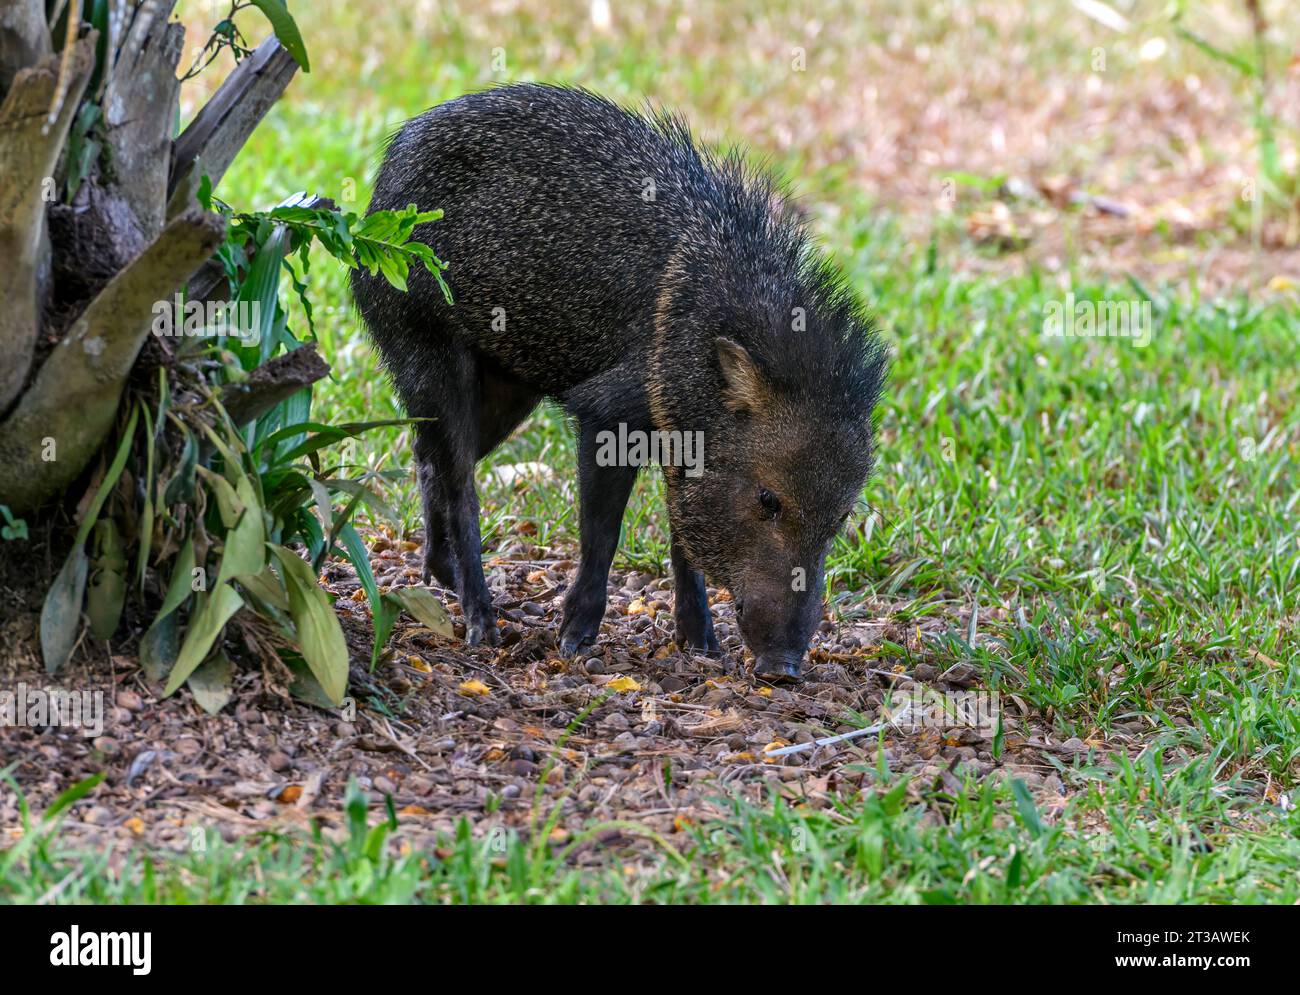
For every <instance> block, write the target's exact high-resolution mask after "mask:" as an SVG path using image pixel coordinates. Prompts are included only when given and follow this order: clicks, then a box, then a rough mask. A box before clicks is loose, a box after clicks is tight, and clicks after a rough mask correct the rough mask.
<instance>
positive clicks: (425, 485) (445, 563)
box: [415, 422, 456, 591]
mask: <svg viewBox="0 0 1300 995" xmlns="http://www.w3.org/2000/svg"><path fill="white" fill-rule="evenodd" d="M429 431H434V429H433V428H431V427H430V423H429V422H418V423H417V426H416V429H415V435H416V443H415V451H416V464H415V473H416V477H417V479H418V480H419V482H420V498H421V500H422V501H423V503H424V568H423V571H422V574H421V578H422V580H423V581H424V583H426V584H428V583H429V582H430V581H432V580H437V582H438V583H439V584H441V585H442V586H443V587H445V588H447V589H449V590H452V591H454V590H456V563H455V561H454V560H453V559H452V557H451V549H450V547H449V546H448V543H447V520H446V515H445V513H444V512H443V509H442V497H441V493H440V491H439V488H438V481H437V479H436V478H435V476H434V470H433V465H432V464H431V463H429V462H427V461H425V460H423V459H421V458H420V456H419V454H420V452H421V451H422V450H424V451H427V450H428V448H429V444H428V443H426V444H424V445H422V444H421V443H420V441H419V437H420V434H421V433H422V432H429Z"/></svg>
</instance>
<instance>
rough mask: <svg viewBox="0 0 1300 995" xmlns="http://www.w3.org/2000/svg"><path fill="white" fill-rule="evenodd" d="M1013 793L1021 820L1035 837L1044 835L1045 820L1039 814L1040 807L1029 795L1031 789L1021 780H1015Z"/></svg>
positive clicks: (1013, 781)
mask: <svg viewBox="0 0 1300 995" xmlns="http://www.w3.org/2000/svg"><path fill="white" fill-rule="evenodd" d="M1011 793H1012V794H1013V795H1015V796H1016V808H1017V810H1019V812H1020V819H1021V821H1022V822H1023V823H1024V824H1025V828H1026V829H1028V830H1029V831H1030V832H1031V833H1032V834H1033V835H1034V836H1041V835H1043V820H1042V817H1041V816H1039V814H1038V806H1037V805H1035V804H1034V798H1033V796H1032V795H1031V794H1030V793H1029V788H1028V787H1026V786H1025V782H1024V781H1022V780H1021V779H1020V778H1018V777H1017V778H1015V779H1014V780H1012V782H1011Z"/></svg>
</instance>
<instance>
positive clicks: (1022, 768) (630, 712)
mask: <svg viewBox="0 0 1300 995" xmlns="http://www.w3.org/2000/svg"><path fill="white" fill-rule="evenodd" d="M372 546H373V549H374V552H373V554H372V563H373V567H374V569H375V572H376V576H377V577H378V579H379V581H380V583H381V584H395V583H415V582H417V581H416V579H415V578H416V577H417V566H418V562H419V560H418V558H419V552H418V547H417V546H416V544H415V543H413V542H398V541H395V540H392V539H390V538H387V537H384V536H379V537H377V538H376V539H375V540H374V542H373V543H372ZM522 548H523V549H526V550H527V551H528V552H529V553H530V554H531V555H533V556H537V554H538V553H539V552H542V553H549V552H550V551H547V550H540V551H539V550H538V548H537V547H526V546H523V547H522ZM572 566H573V564H572V562H571V561H568V560H564V559H559V558H552V557H548V556H542V557H541V558H537V559H505V558H496V559H492V560H489V561H488V564H487V567H488V574H489V581H490V583H491V584H492V586H493V587H494V590H495V593H496V598H497V604H498V607H499V608H501V609H502V615H503V619H502V629H503V643H504V645H503V646H502V647H500V648H499V649H489V648H477V649H469V648H467V647H465V646H464V645H463V644H462V643H460V642H459V641H458V640H450V639H447V638H445V637H442V636H439V635H437V634H435V633H433V632H431V631H430V630H428V629H426V628H424V627H423V626H421V625H419V624H417V623H415V622H413V621H412V620H411V619H409V618H407V617H405V616H403V618H402V619H401V621H399V623H398V626H397V629H396V631H395V632H394V635H393V638H392V640H391V642H390V643H389V647H388V652H387V653H386V655H385V657H384V658H383V659H382V660H381V662H380V663H379V665H378V667H377V668H376V669H375V671H374V673H369V672H368V670H367V666H366V663H367V662H368V660H369V654H370V618H369V611H368V608H367V605H366V602H365V600H364V598H362V597H360V596H359V595H357V594H356V591H357V588H358V585H357V581H356V579H355V576H354V575H353V574H352V572H351V568H350V566H349V565H348V564H346V563H344V562H332V563H331V564H330V565H329V566H328V567H327V569H326V572H325V581H326V583H327V586H328V587H329V588H330V589H331V590H332V591H333V592H334V593H335V594H336V595H337V596H338V601H337V604H338V607H339V611H340V614H341V617H342V619H343V624H344V630H345V632H346V634H347V637H348V640H349V644H350V646H351V648H352V651H353V660H354V663H353V668H352V681H351V685H350V693H351V694H352V695H353V696H354V698H355V701H356V705H355V708H354V709H351V710H346V711H330V710H324V709H319V708H315V707H312V706H310V705H307V704H304V703H302V702H300V701H297V700H296V699H291V698H289V697H288V696H287V695H286V694H285V693H284V692H283V690H282V689H280V688H279V687H278V686H277V681H276V679H275V675H274V674H273V673H271V672H269V671H268V672H266V673H263V672H261V671H259V670H258V669H257V668H250V667H244V668H242V669H240V670H239V671H238V673H237V676H236V678H235V684H234V692H235V693H234V697H233V699H232V701H231V702H230V703H229V704H228V705H227V706H226V707H225V708H224V709H223V710H222V711H221V712H220V713H219V714H217V715H215V716H210V715H207V714H206V713H204V712H203V711H202V710H201V709H200V708H199V707H198V706H197V704H196V703H195V701H194V699H193V697H192V696H191V694H190V693H189V691H188V690H183V691H181V692H180V693H178V694H177V695H175V696H173V697H172V698H170V699H166V700H160V699H159V697H158V691H159V689H158V688H157V687H156V686H152V685H151V684H150V682H149V681H148V680H147V679H146V678H145V676H144V675H143V673H142V672H141V671H140V670H139V669H138V668H137V667H136V665H135V662H134V660H133V659H131V658H129V657H127V656H122V655H118V656H114V657H111V658H109V659H105V657H104V655H103V653H102V651H101V655H100V657H98V658H95V657H94V655H93V652H91V653H83V659H82V660H81V661H79V662H78V663H77V664H76V665H75V666H74V667H73V668H72V672H70V673H69V674H68V675H66V677H64V679H63V680H62V681H61V683H60V685H59V686H62V687H71V688H77V689H83V688H87V687H89V688H92V689H95V690H101V691H103V692H104V695H105V701H106V712H107V714H106V722H105V729H104V734H103V736H101V737H99V738H96V739H90V738H87V737H83V736H82V735H81V734H80V733H79V732H71V731H63V730H35V729H27V728H17V729H4V730H0V765H8V764H11V763H12V764H15V767H14V769H13V776H14V777H15V779H16V780H17V782H18V783H19V784H20V785H21V787H22V789H23V791H24V794H25V795H26V798H27V800H28V803H29V804H30V805H31V806H32V808H33V810H35V811H39V810H40V809H41V807H43V806H44V805H46V804H48V803H49V802H50V801H51V800H52V799H53V798H54V797H55V796H56V795H57V794H58V793H59V792H60V791H62V790H65V789H66V788H67V787H69V786H70V785H71V784H73V783H75V782H76V781H77V780H79V779H81V778H83V777H86V776H89V775H90V774H93V773H95V772H98V771H103V772H104V773H105V775H106V777H105V780H104V782H103V783H102V784H101V785H100V786H99V787H98V788H97V789H96V790H95V792H94V793H93V794H92V795H91V796H89V797H88V798H87V799H86V800H85V801H83V802H81V803H78V805H77V806H75V807H74V809H73V810H72V813H71V816H70V818H69V820H68V822H67V827H66V828H67V831H68V833H69V834H70V835H71V836H74V837H77V838H84V839H86V840H92V841H94V842H96V843H98V844H103V843H105V842H108V841H110V840H117V841H119V842H126V841H130V840H133V839H141V838H143V839H145V840H148V841H149V842H151V843H156V844H159V845H162V846H169V847H185V846H188V845H189V843H190V841H191V839H192V836H191V833H192V831H193V829H194V828H195V827H196V826H203V827H205V828H207V829H211V828H212V827H216V828H218V829H219V831H220V832H221V833H222V834H223V835H224V836H226V837H227V838H232V839H233V838H235V837H238V836H239V835H242V834H244V833H248V832H253V831H261V830H266V829H269V828H272V827H275V828H284V827H286V825H293V824H306V823H307V821H308V820H309V819H310V818H319V819H321V820H322V821H323V822H324V823H325V825H326V827H327V828H328V827H329V826H330V825H332V824H337V823H338V822H339V820H340V816H341V804H340V803H341V798H342V795H343V792H344V790H345V788H346V785H347V781H348V779H349V778H350V777H355V778H356V779H357V780H358V782H359V783H360V784H361V786H362V787H364V788H366V789H368V790H369V791H370V792H371V793H372V794H383V793H387V794H391V795H392V796H393V801H394V804H395V806H396V808H397V810H398V812H399V817H400V820H401V822H402V835H403V836H404V838H406V839H408V840H410V841H411V842H412V844H413V845H418V844H421V843H428V842H431V839H430V837H431V834H435V833H438V832H447V831H450V830H451V828H452V827H453V825H454V823H455V822H456V820H457V819H459V818H460V817H461V816H467V817H469V818H470V820H471V821H472V822H473V823H474V827H475V831H476V832H491V831H493V830H494V829H496V828H497V827H507V828H513V829H517V830H519V831H520V832H522V833H524V834H528V833H530V832H533V831H536V827H538V826H541V825H542V824H543V823H544V822H545V821H546V820H547V818H548V817H549V816H551V815H552V814H553V813H554V806H557V805H558V806H561V809H560V812H559V815H558V820H557V822H556V828H555V830H554V832H553V833H552V837H553V840H554V841H555V842H556V843H563V842H564V841H566V840H568V839H570V838H571V837H572V836H573V835H574V834H575V833H577V832H578V831H579V829H580V828H581V827H589V826H590V825H591V823H592V822H593V821H596V822H600V821H605V820H614V819H621V820H628V819H630V820H635V821H637V822H638V823H640V824H641V825H643V826H645V827H646V828H647V829H651V830H653V831H655V832H658V833H661V834H664V833H672V832H675V831H680V830H681V828H682V827H683V825H684V824H685V823H686V822H690V821H698V820H700V819H703V818H707V817H708V816H709V815H710V814H711V812H713V811H716V810H717V808H718V806H719V804H720V800H721V799H722V797H723V796H725V794H726V793H727V792H731V791H739V792H742V793H746V794H748V795H750V796H751V797H753V796H757V795H758V794H759V793H760V792H761V790H762V789H763V788H764V786H770V787H771V788H773V789H775V790H776V791H777V792H779V793H781V794H782V795H785V796H787V797H789V798H790V799H792V800H793V801H796V802H798V803H802V804H805V805H808V806H814V807H820V806H825V805H828V804H830V803H831V801H832V799H833V797H837V796H838V797H840V798H845V799H851V798H852V797H853V796H855V795H857V794H858V793H860V792H862V791H864V790H871V785H872V782H873V781H874V779H875V778H876V776H877V774H876V767H877V764H878V762H879V759H880V758H879V756H878V752H877V749H878V743H880V744H881V745H883V749H884V757H885V760H886V761H887V762H888V764H889V766H890V768H891V769H892V770H895V771H903V772H907V773H910V774H912V775H913V790H914V791H915V792H916V796H917V797H918V798H919V797H922V796H925V797H933V793H932V792H931V791H930V790H929V789H931V788H936V787H937V788H939V789H940V791H941V792H943V791H946V792H948V793H952V792H960V791H962V790H964V788H963V783H964V782H965V783H971V782H972V780H978V779H981V778H984V777H988V776H1005V775H1007V774H1011V775H1014V776H1016V777H1021V778H1024V779H1025V780H1026V782H1027V783H1028V784H1029V785H1030V786H1031V788H1032V789H1033V790H1034V791H1035V793H1036V794H1037V795H1038V796H1039V802H1040V808H1041V809H1043V810H1044V811H1045V812H1046V813H1047V816H1048V817H1049V818H1050V817H1052V815H1053V813H1054V812H1059V810H1060V808H1061V805H1062V803H1063V801H1064V795H1065V792H1066V790H1067V789H1066V787H1065V786H1064V785H1063V784H1062V781H1061V780H1060V778H1059V777H1058V776H1057V773H1056V772H1057V767H1056V766H1055V764H1053V763H1052V762H1051V760H1049V757H1052V758H1054V759H1055V760H1056V762H1057V763H1064V764H1065V765H1067V766H1068V765H1069V764H1070V763H1072V762H1073V760H1074V758H1075V757H1076V756H1079V757H1082V756H1083V755H1085V754H1086V753H1087V752H1088V751H1089V749H1090V748H1093V749H1095V750H1096V752H1095V753H1094V760H1098V759H1100V760H1102V761H1103V762H1104V760H1105V755H1106V753H1107V752H1108V751H1113V750H1124V749H1126V743H1125V739H1126V738H1127V737H1125V736H1124V735H1123V734H1122V733H1120V734H1117V735H1116V736H1115V737H1113V738H1112V739H1111V740H1110V741H1108V742H1107V743H1104V744H1103V743H1101V742H1098V741H1090V742H1088V743H1084V742H1081V741H1079V740H1077V739H1075V740H1070V741H1067V742H1065V743H1059V742H1057V741H1054V740H1053V739H1052V737H1051V735H1050V734H1049V733H1048V732H1047V731H1046V727H1045V726H1044V725H1043V723H1041V722H1039V721H1037V720H1035V719H1033V718H1032V717H1025V716H1023V715H1021V714H1019V712H1018V711H1017V710H1016V709H1017V704H1016V703H1015V702H1014V700H1005V701H1004V728H1005V737H1004V744H1003V745H1004V749H1003V751H1002V753H1001V755H1000V757H998V758H995V757H994V755H993V751H992V737H993V734H994V729H993V728H992V727H990V726H988V725H985V727H983V728H979V727H973V726H970V725H965V726H953V725H949V726H948V727H947V728H934V727H928V726H926V725H925V724H921V725H920V726H918V725H915V724H913V723H912V721H911V717H909V716H908V715H904V716H903V718H902V720H901V721H900V722H899V724H898V726H897V727H887V728H886V729H885V730H884V731H883V733H882V734H881V736H880V738H878V737H877V735H876V734H871V735H867V736H864V737H861V738H859V739H853V740H848V741H843V742H839V743H836V744H833V745H829V746H819V747H816V748H815V749H813V750H809V751H804V752H800V753H795V754H793V755H790V756H785V757H780V758H771V757H767V756H765V750H767V749H770V748H773V747H774V746H775V748H780V747H782V746H786V745H792V744H799V743H807V742H810V741H812V740H813V739H815V738H821V737H826V736H830V735H835V734H838V733H843V732H849V731H852V730H854V729H859V728H862V727H863V726H864V725H866V724H868V723H875V722H879V721H880V720H881V718H882V717H884V718H888V717H889V715H890V714H893V715H894V716H897V714H898V708H897V706H898V704H899V699H900V698H902V699H903V700H906V697H907V696H909V695H912V696H914V695H915V694H916V693H917V692H918V691H920V690H929V691H934V692H939V693H942V692H958V691H979V690H980V689H979V687H978V684H977V683H976V682H975V679H974V675H973V674H972V673H971V672H970V669H969V668H967V667H965V666H964V665H958V666H957V667H955V668H951V669H950V670H948V671H946V672H944V673H942V674H941V673H939V672H938V670H937V668H935V667H933V666H930V665H928V664H925V663H919V664H917V665H915V667H914V669H913V670H911V671H905V670H904V669H903V668H901V667H898V668H896V670H895V669H883V668H881V667H880V666H879V665H878V664H879V661H878V660H876V656H877V654H876V652H875V647H878V646H879V644H880V643H881V641H882V640H889V641H890V642H893V643H896V644H899V645H903V646H907V647H908V648H909V649H912V650H915V651H917V652H916V653H915V654H914V655H915V656H916V657H919V658H924V657H925V655H926V653H925V648H926V645H927V644H928V639H929V637H930V636H932V635H934V634H935V633H936V632H938V631H942V630H944V629H950V628H956V627H958V626H964V624H965V621H964V620H963V619H961V618H959V617H952V618H947V619H942V618H930V619H928V620H926V621H925V622H923V623H921V624H920V625H919V626H918V625H916V624H915V623H908V624H907V625H904V624H902V623H899V622H894V621H890V620H889V619H890V608H889V606H888V605H887V604H873V603H868V604H866V605H865V606H864V607H865V608H866V616H867V617H868V618H874V619H877V621H871V622H857V623H852V624H846V625H839V626H837V625H834V624H832V623H831V622H830V621H827V622H825V623H823V626H822V631H821V632H820V633H819V634H818V636H817V638H816V640H815V642H814V646H813V649H812V651H811V654H810V660H809V663H808V667H807V671H806V678H807V679H806V680H805V682H804V683H802V684H800V685H797V686H775V687H772V686H768V685H766V684H764V683H763V682H761V681H755V679H754V678H753V677H752V674H751V673H750V672H749V667H750V666H751V665H752V661H747V660H746V659H745V658H744V653H743V650H742V649H741V647H740V643H739V639H738V637H737V636H736V635H735V626H734V616H733V613H732V608H731V605H730V603H729V598H728V596H727V594H726V592H711V593H712V600H713V601H714V612H715V619H716V623H717V630H718V634H719V638H720V639H721V640H722V641H723V643H724V644H725V645H726V647H727V649H728V655H727V656H725V657H723V658H721V659H711V658H708V657H704V656H686V655H683V654H682V653H681V652H679V651H678V649H677V647H676V645H675V643H674V642H673V641H672V629H673V626H672V612H671V590H670V585H669V583H668V581H667V580H665V579H663V578H655V577H652V576H649V575H646V574H631V575H626V576H617V577H612V578H611V583H610V610H609V612H608V614H607V616H606V623H605V625H604V627H603V629H602V633H601V639H600V641H599V643H598V644H597V645H596V646H595V647H594V648H591V649H589V650H588V651H586V652H584V653H582V654H581V655H580V656H579V657H578V658H576V659H572V660H569V659H563V658H560V657H559V656H558V654H557V652H556V650H555V642H556V638H555V627H556V625H557V622H558V617H559V596H560V594H561V592H562V591H563V588H564V584H565V581H566V578H567V577H568V575H569V573H570V571H571V569H572ZM445 593H446V592H444V594H445ZM449 608H450V609H451V612H452V617H453V620H454V621H455V623H456V625H457V628H458V632H459V631H460V628H459V615H458V614H457V611H456V606H455V604H454V602H449ZM232 652H233V649H232ZM6 677H7V678H8V679H11V680H13V681H14V682H16V681H19V680H26V681H27V683H28V684H29V686H41V685H44V684H45V683H46V681H45V678H44V677H43V676H42V675H40V674H39V673H38V672H35V671H28V672H26V673H25V674H24V668H22V667H20V668H19V670H18V672H17V673H13V674H12V675H6ZM8 679H7V680H6V683H8V682H9V680H8ZM887 696H888V697H889V702H886V697H887ZM593 703H594V707H592V706H593ZM886 704H888V705H892V706H893V707H894V709H895V710H894V712H893V713H888V712H882V705H886ZM588 708H590V711H589V712H588V713H587V714H586V716H585V718H584V719H583V721H582V722H581V723H579V724H577V725H576V726H574V721H575V718H576V717H577V716H578V715H579V714H580V713H582V712H583V711H584V710H586V709H588ZM571 726H572V729H571ZM968 775H971V777H968ZM539 786H540V788H539ZM17 819H18V810H17V798H16V796H15V795H14V793H13V791H12V789H11V788H10V787H9V786H2V787H0V823H2V824H3V825H4V826H6V827H9V832H10V833H11V834H16V833H17V832H18V831H19V830H17V829H16V828H14V827H16V824H17ZM606 835H607V836H613V837H618V836H619V835H620V832H619V831H618V830H614V829H611V830H610V831H609V833H608V834H606ZM605 842H608V840H605ZM575 859H579V860H581V859H584V857H583V855H582V853H581V852H580V853H579V854H578V855H577V857H576V858H575Z"/></svg>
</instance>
